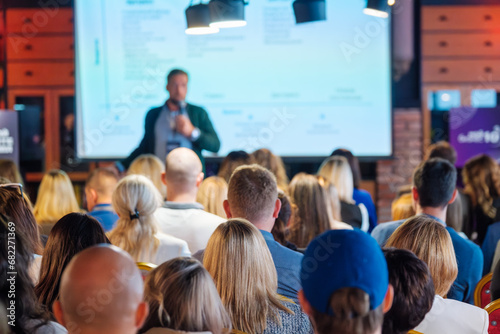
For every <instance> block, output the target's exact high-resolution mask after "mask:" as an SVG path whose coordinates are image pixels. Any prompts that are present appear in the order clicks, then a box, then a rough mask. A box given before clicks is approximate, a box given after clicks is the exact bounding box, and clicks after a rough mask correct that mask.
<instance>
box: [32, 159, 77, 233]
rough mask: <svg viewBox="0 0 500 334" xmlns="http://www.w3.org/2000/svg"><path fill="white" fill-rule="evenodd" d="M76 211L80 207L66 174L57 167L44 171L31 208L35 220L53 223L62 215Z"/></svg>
mask: <svg viewBox="0 0 500 334" xmlns="http://www.w3.org/2000/svg"><path fill="white" fill-rule="evenodd" d="M78 211H80V208H79V206H78V202H77V200H76V196H75V191H74V189H73V185H72V184H71V180H70V179H69V177H68V175H67V174H66V173H65V172H64V171H62V170H59V169H53V170H51V171H49V172H48V173H46V174H45V175H44V176H43V178H42V182H41V183H40V187H39V188H38V196H37V198H36V203H35V207H34V209H33V212H34V214H35V218H36V221H37V222H38V223H39V224H41V223H45V222H47V223H55V222H57V221H58V220H59V219H60V218H61V217H62V216H64V215H67V214H68V213H71V212H78Z"/></svg>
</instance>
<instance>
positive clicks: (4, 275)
mask: <svg viewBox="0 0 500 334" xmlns="http://www.w3.org/2000/svg"><path fill="white" fill-rule="evenodd" d="M28 243H29V239H27V238H25V235H24V233H23V231H22V230H16V224H15V223H14V222H13V221H10V220H9V219H8V218H7V217H5V216H4V215H3V214H0V245H2V246H1V247H0V268H1V270H0V302H2V303H3V304H4V305H5V306H7V309H6V311H7V318H8V321H9V322H10V323H9V329H10V332H12V333H33V332H35V331H34V328H33V324H31V325H30V324H29V323H28V322H29V321H30V320H39V321H40V322H39V323H38V325H44V324H46V323H47V321H48V320H49V315H48V313H47V312H46V311H45V310H44V308H43V307H42V306H41V305H40V304H39V303H38V302H37V300H36V296H35V292H34V291H33V283H32V281H31V277H30V275H29V268H30V267H31V263H32V261H33V254H32V252H31V249H30V248H31V247H28V246H29V245H28ZM7 245H11V246H12V245H15V252H14V255H12V248H11V247H7ZM13 256H14V257H13ZM12 272H15V273H16V274H12ZM14 296H15V297H14ZM13 301H15V305H12V302H13ZM12 324H14V325H12Z"/></svg>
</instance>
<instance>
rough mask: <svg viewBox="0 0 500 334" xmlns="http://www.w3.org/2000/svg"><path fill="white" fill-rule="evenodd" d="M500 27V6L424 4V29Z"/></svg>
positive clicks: (488, 28)
mask: <svg viewBox="0 0 500 334" xmlns="http://www.w3.org/2000/svg"><path fill="white" fill-rule="evenodd" d="M499 28H500V6H498V5H491V6H486V5H485V6H479V5H469V6H424V7H422V30H424V31H426V30H492V29H499Z"/></svg>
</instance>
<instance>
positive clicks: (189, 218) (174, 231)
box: [155, 147, 224, 253]
mask: <svg viewBox="0 0 500 334" xmlns="http://www.w3.org/2000/svg"><path fill="white" fill-rule="evenodd" d="M202 170H203V166H202V164H201V161H200V158H198V155H196V153H194V151H192V150H190V149H188V148H182V147H181V148H176V149H174V150H172V151H171V152H170V153H169V154H168V155H167V159H166V162H165V172H164V173H163V174H162V179H163V181H164V182H165V184H166V185H167V202H165V203H164V204H163V206H162V207H160V208H159V209H158V210H157V211H156V213H155V217H156V221H157V226H158V228H159V230H160V231H161V232H163V233H166V234H169V235H172V236H174V237H176V238H179V239H182V240H185V241H186V242H187V244H188V246H189V249H190V250H191V251H192V252H193V253H196V252H197V251H199V250H202V249H205V247H206V246H207V242H208V238H210V236H211V235H212V233H213V232H214V230H215V229H216V228H217V226H219V224H221V223H222V222H223V221H224V219H223V218H221V217H219V216H216V215H214V214H211V213H208V212H206V211H204V207H203V206H202V205H201V204H200V203H197V202H196V195H197V194H198V188H199V187H200V184H201V183H202V181H203V172H202Z"/></svg>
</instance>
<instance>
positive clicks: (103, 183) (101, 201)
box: [85, 168, 118, 232]
mask: <svg viewBox="0 0 500 334" xmlns="http://www.w3.org/2000/svg"><path fill="white" fill-rule="evenodd" d="M117 183H118V175H116V173H115V172H114V171H112V170H110V169H106V168H96V169H94V170H93V171H92V172H91V173H90V175H89V177H88V178H87V182H86V183H85V197H86V198H87V209H88V210H89V213H88V214H89V216H92V217H94V218H95V219H97V220H98V221H99V223H101V225H102V228H103V229H104V231H106V232H108V231H110V230H112V229H113V227H114V226H115V223H116V221H117V220H118V215H117V214H116V212H115V211H114V210H113V207H112V206H111V196H112V195H113V190H115V187H116V184H117Z"/></svg>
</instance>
